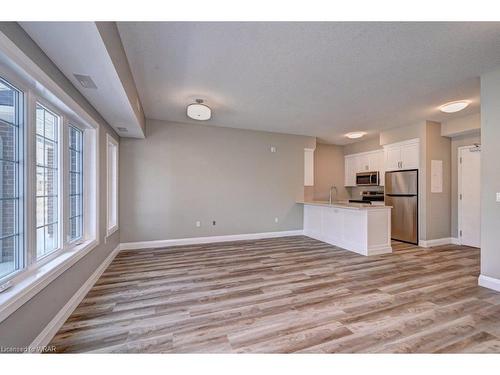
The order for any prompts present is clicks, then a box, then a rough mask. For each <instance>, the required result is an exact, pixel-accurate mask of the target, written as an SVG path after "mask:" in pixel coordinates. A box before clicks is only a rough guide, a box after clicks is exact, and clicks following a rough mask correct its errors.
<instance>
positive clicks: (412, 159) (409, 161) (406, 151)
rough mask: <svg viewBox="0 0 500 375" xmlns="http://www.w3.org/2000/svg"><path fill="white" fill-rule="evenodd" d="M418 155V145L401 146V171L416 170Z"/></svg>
mask: <svg viewBox="0 0 500 375" xmlns="http://www.w3.org/2000/svg"><path fill="white" fill-rule="evenodd" d="M419 155H420V152H419V144H418V143H412V144H407V145H404V146H401V169H418V164H419V160H418V159H419Z"/></svg>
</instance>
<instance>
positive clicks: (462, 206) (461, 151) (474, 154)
mask: <svg viewBox="0 0 500 375" xmlns="http://www.w3.org/2000/svg"><path fill="white" fill-rule="evenodd" d="M457 154H458V239H459V242H460V244H461V245H466V246H473V247H480V246H481V146H480V145H473V146H465V147H459V148H458V153H457Z"/></svg>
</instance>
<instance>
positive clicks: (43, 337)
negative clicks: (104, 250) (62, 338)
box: [30, 245, 120, 351]
mask: <svg viewBox="0 0 500 375" xmlns="http://www.w3.org/2000/svg"><path fill="white" fill-rule="evenodd" d="M119 251H120V245H118V246H117V247H116V248H115V249H114V250H113V251H112V252H111V254H109V255H108V257H107V258H106V259H105V260H104V262H102V263H101V265H100V266H99V268H97V269H96V270H95V271H94V273H93V274H92V275H91V276H90V277H89V278H88V279H87V281H85V283H84V284H83V285H82V286H81V287H80V289H78V291H77V292H76V293H75V294H74V295H73V296H72V297H71V298H70V300H69V301H68V302H67V303H66V304H65V305H64V306H63V308H62V309H61V310H60V311H59V312H58V313H57V315H56V316H55V317H54V318H53V319H52V320H51V321H50V322H49V324H47V326H46V327H45V328H44V329H43V331H42V332H40V334H39V335H38V336H37V337H36V338H35V340H33V342H32V343H31V345H30V349H32V350H33V349H34V348H36V349H37V350H36V351H42V349H43V347H45V346H47V345H48V344H49V343H50V340H52V339H53V338H54V336H55V334H56V333H57V331H59V329H60V328H61V327H62V325H63V324H64V322H65V321H66V320H67V319H68V318H69V316H70V315H71V313H72V312H73V311H75V309H76V308H77V306H78V305H79V304H80V302H82V300H83V298H84V297H85V296H86V295H87V293H88V292H89V290H90V289H91V288H92V287H93V286H94V284H95V283H96V281H97V280H98V279H99V277H101V275H102V273H103V272H104V271H105V270H106V268H108V266H109V265H110V264H111V262H112V261H113V259H114V258H115V257H116V255H117V254H118V252H119Z"/></svg>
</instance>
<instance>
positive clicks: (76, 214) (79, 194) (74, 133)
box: [69, 126, 83, 241]
mask: <svg viewBox="0 0 500 375" xmlns="http://www.w3.org/2000/svg"><path fill="white" fill-rule="evenodd" d="M82 156H83V132H82V131H81V130H80V129H78V128H76V127H74V126H70V128H69V184H70V186H69V217H70V223H69V237H70V240H72V241H74V240H77V239H80V238H81V237H82V235H83V163H82V160H83V159H82Z"/></svg>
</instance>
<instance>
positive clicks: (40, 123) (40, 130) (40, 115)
mask: <svg viewBox="0 0 500 375" xmlns="http://www.w3.org/2000/svg"><path fill="white" fill-rule="evenodd" d="M44 118H45V110H44V109H43V108H42V107H39V106H37V107H36V134H41V135H44V134H45V131H44V123H45V120H44Z"/></svg>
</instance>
